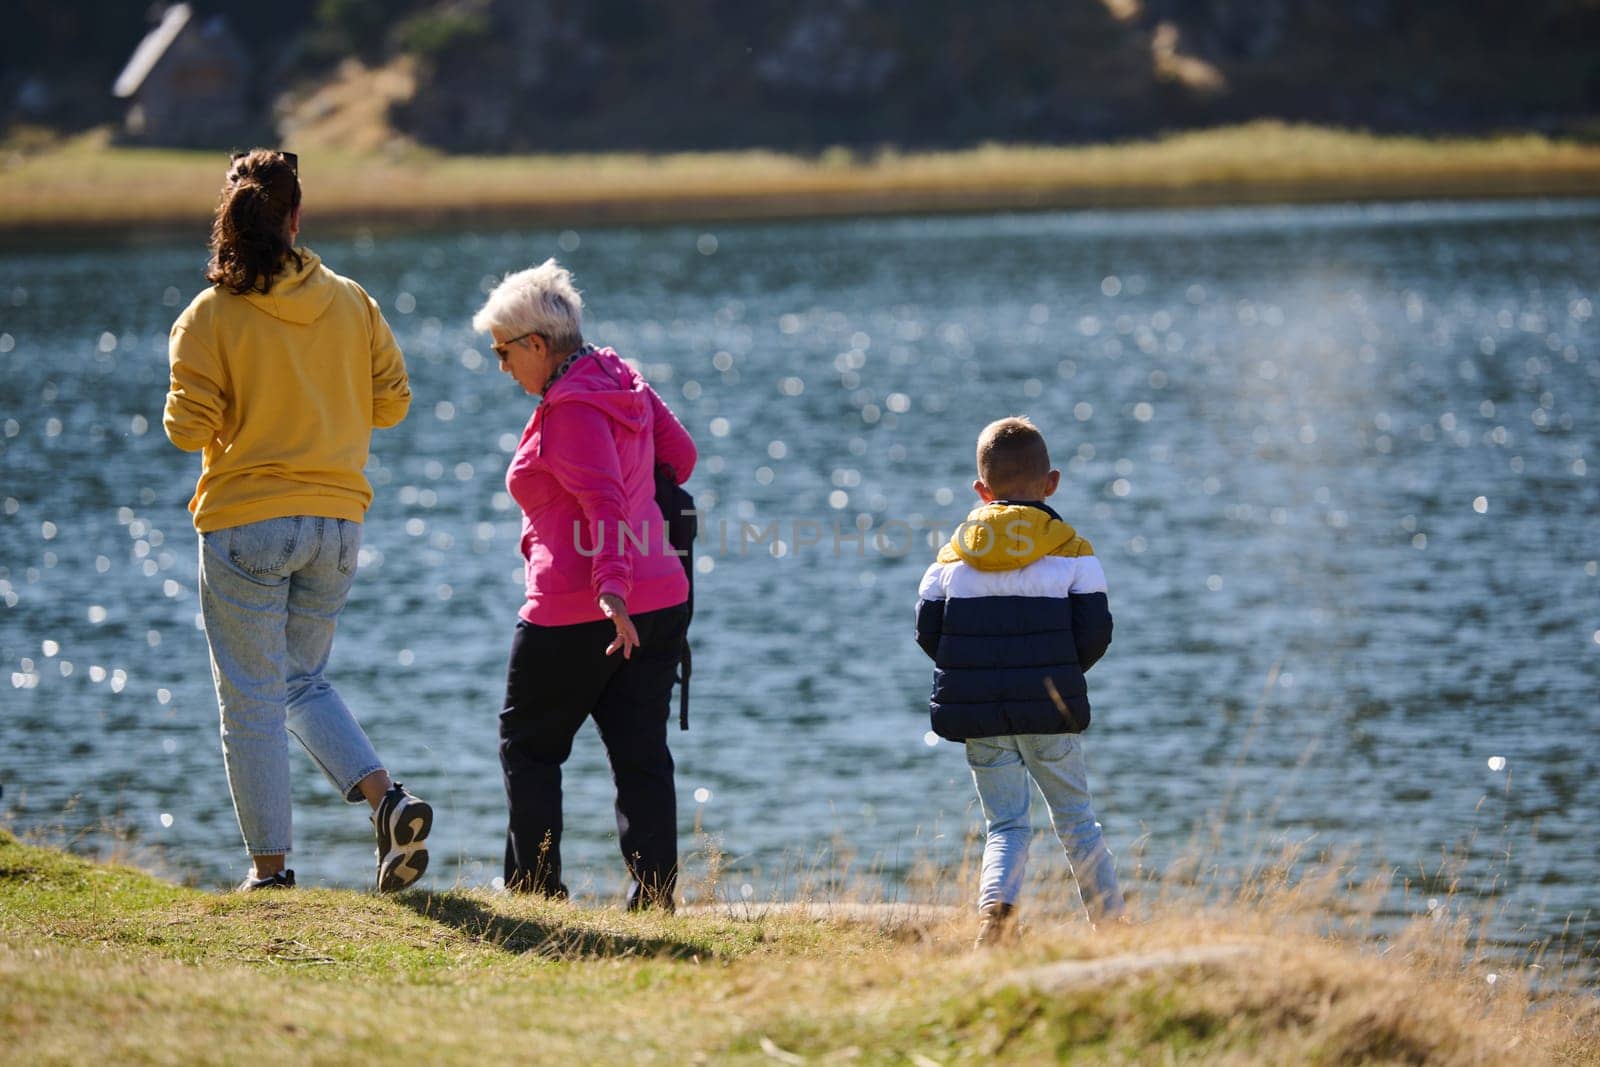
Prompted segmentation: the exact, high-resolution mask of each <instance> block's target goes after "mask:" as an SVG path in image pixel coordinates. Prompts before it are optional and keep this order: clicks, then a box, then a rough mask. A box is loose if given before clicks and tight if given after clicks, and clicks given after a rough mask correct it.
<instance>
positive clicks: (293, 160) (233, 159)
mask: <svg viewBox="0 0 1600 1067" xmlns="http://www.w3.org/2000/svg"><path fill="white" fill-rule="evenodd" d="M249 154H250V153H249V152H235V153H233V155H231V156H229V157H228V162H229V163H237V162H239V160H241V159H243V158H244V157H245V156H248V155H249ZM277 154H278V155H279V156H282V157H283V161H284V162H285V163H287V164H289V169H290V170H292V171H294V176H295V177H296V178H298V177H300V157H299V156H297V155H295V154H294V153H293V152H278V153H277Z"/></svg>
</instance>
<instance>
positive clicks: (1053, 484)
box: [1044, 470, 1061, 497]
mask: <svg viewBox="0 0 1600 1067" xmlns="http://www.w3.org/2000/svg"><path fill="white" fill-rule="evenodd" d="M1060 485H1061V472H1060V471H1059V470H1053V471H1051V472H1050V473H1049V474H1047V475H1045V479H1044V495H1045V496H1047V497H1049V496H1054V495H1055V491H1056V489H1057V487H1059V486H1060Z"/></svg>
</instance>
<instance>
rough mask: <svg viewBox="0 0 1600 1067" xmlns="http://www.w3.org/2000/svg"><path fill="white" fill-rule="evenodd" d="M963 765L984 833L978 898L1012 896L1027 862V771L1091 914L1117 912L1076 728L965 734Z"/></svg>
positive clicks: (1110, 862)
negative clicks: (1059, 731)
mask: <svg viewBox="0 0 1600 1067" xmlns="http://www.w3.org/2000/svg"><path fill="white" fill-rule="evenodd" d="M967 766H968V767H970V768H971V769H972V782H973V784H974V785H976V786H977V787H978V803H979V804H981V805H982V806H983V818H984V823H985V825H986V829H987V834H988V836H987V838H986V839H985V841H984V845H983V875H982V878H981V879H980V882H979V888H978V906H979V907H980V908H981V907H983V906H984V905H985V904H992V903H996V902H1000V903H1005V904H1015V903H1016V902H1017V897H1018V896H1019V895H1020V894H1021V892H1022V876H1023V873H1024V872H1025V871H1026V869H1027V864H1028V841H1029V839H1030V838H1031V837H1032V836H1033V826H1032V823H1031V822H1030V821H1029V819H1028V799H1029V794H1030V793H1031V792H1032V790H1031V789H1030V788H1029V785H1028V780H1029V778H1030V777H1031V778H1032V779H1033V781H1034V782H1037V783H1038V785H1039V792H1041V793H1043V794H1044V801H1045V804H1046V806H1047V807H1048V808H1049V809H1050V825H1051V826H1052V827H1054V828H1055V832H1056V836H1057V837H1058V838H1060V839H1061V844H1062V846H1063V847H1064V848H1065V849H1066V851H1067V862H1068V863H1069V864H1071V866H1072V874H1073V876H1074V878H1076V879H1077V882H1078V891H1079V894H1080V896H1081V897H1082V900H1083V904H1084V907H1086V908H1087V909H1088V911H1089V917H1090V918H1091V919H1096V920H1098V919H1108V918H1114V917H1115V916H1117V915H1119V914H1121V913H1122V890H1121V889H1120V888H1119V887H1118V885H1117V871H1116V857H1114V856H1113V855H1112V854H1111V850H1110V849H1109V848H1107V847H1106V843H1105V838H1104V837H1102V836H1101V833H1100V824H1099V823H1098V822H1096V821H1095V817H1094V809H1093V808H1092V807H1091V806H1090V800H1089V772H1088V768H1087V767H1086V766H1085V764H1084V761H1083V744H1082V741H1081V739H1080V738H1079V737H1078V735H1076V734H1012V735H1008V736H1004V737H981V738H971V739H969V740H968V741H967Z"/></svg>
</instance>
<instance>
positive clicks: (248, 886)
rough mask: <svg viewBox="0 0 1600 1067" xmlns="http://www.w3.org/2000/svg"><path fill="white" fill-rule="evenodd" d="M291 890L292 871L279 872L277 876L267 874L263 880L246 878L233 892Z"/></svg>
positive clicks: (292, 884)
mask: <svg viewBox="0 0 1600 1067" xmlns="http://www.w3.org/2000/svg"><path fill="white" fill-rule="evenodd" d="M293 888H294V872H293V871H279V872H278V873H277V874H269V875H267V876H266V877H265V878H246V879H245V880H244V881H242V882H240V883H239V888H238V889H235V890H234V892H235V893H254V892H255V891H256V890H257V889H293Z"/></svg>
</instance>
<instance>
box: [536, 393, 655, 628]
mask: <svg viewBox="0 0 1600 1067" xmlns="http://www.w3.org/2000/svg"><path fill="white" fill-rule="evenodd" d="M542 441H543V449H542V458H543V460H544V462H545V465H546V466H547V467H548V469H549V471H550V473H551V475H552V476H554V478H555V480H556V483H557V484H558V485H560V486H561V488H562V489H564V490H565V491H567V492H569V493H571V494H572V495H573V497H575V498H576V499H577V501H578V507H579V508H580V509H581V510H582V511H583V520H584V527H585V529H584V531H583V543H585V544H589V545H600V546H601V548H600V551H599V552H598V553H596V554H595V556H594V558H593V560H592V561H591V564H592V568H593V569H592V570H591V572H590V576H589V584H590V587H591V588H592V589H593V590H594V595H595V597H596V598H597V599H598V598H599V597H601V596H603V595H604V594H606V593H615V594H616V595H617V596H620V597H621V598H622V599H623V600H627V599H628V594H629V593H630V592H632V591H633V561H632V560H631V559H629V558H628V556H627V554H626V553H624V552H623V551H622V546H621V541H622V537H621V531H622V527H623V525H624V524H625V523H626V522H627V521H628V512H627V491H626V489H625V488H624V486H623V483H622V463H621V461H620V460H619V459H618V458H617V442H616V439H615V438H614V437H612V430H611V419H610V418H609V417H608V416H606V414H605V413H604V412H602V411H600V410H598V409H597V408H595V407H593V406H591V405H589V404H582V403H579V404H559V405H552V406H551V408H550V409H549V411H548V412H547V413H546V414H545V417H544V434H543V437H542ZM607 530H609V531H610V536H609V537H607V536H604V531H607Z"/></svg>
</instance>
